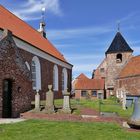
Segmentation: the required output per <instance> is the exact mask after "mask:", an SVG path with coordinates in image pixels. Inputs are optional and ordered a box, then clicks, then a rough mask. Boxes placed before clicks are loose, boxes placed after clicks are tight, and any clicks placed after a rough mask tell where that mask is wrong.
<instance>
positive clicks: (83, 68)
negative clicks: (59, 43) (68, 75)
mask: <svg viewBox="0 0 140 140" xmlns="http://www.w3.org/2000/svg"><path fill="white" fill-rule="evenodd" d="M98 65H99V64H96V63H93V64H76V65H74V67H73V71H74V72H78V73H82V72H92V70H93V69H95V68H96V67H97V66H98Z"/></svg>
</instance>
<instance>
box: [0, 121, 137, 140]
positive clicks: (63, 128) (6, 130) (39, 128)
mask: <svg viewBox="0 0 140 140" xmlns="http://www.w3.org/2000/svg"><path fill="white" fill-rule="evenodd" d="M55 139H57V140H140V133H139V132H128V131H127V130H125V129H123V128H121V127H120V126H118V125H117V124H113V123H80V122H54V121H46V120H28V121H25V122H20V123H16V124H5V125H0V140H55Z"/></svg>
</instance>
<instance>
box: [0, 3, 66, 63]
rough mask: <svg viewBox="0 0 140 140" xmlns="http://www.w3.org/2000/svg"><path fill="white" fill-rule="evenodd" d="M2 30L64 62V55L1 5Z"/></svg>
mask: <svg viewBox="0 0 140 140" xmlns="http://www.w3.org/2000/svg"><path fill="white" fill-rule="evenodd" d="M0 28H2V29H8V30H10V31H12V33H13V35H15V36H16V37H18V38H20V39H22V40H24V41H26V42H27V43H29V44H31V45H33V46H34V47H36V48H38V49H40V50H42V51H44V52H46V53H48V54H50V55H52V56H54V57H56V58H58V59H60V60H62V61H64V62H67V61H66V60H65V58H64V57H63V55H62V54H61V53H60V52H59V51H58V50H57V49H56V48H55V47H54V46H53V45H52V44H51V43H50V42H49V41H48V39H46V38H44V37H42V36H41V34H40V33H39V32H38V31H36V30H35V29H34V28H32V27H31V26H30V25H28V24H27V23H25V22H24V21H23V20H21V19H19V18H18V17H16V16H15V15H14V14H12V13H11V12H9V11H8V10H7V9H5V8H4V7H3V6H2V5H0Z"/></svg>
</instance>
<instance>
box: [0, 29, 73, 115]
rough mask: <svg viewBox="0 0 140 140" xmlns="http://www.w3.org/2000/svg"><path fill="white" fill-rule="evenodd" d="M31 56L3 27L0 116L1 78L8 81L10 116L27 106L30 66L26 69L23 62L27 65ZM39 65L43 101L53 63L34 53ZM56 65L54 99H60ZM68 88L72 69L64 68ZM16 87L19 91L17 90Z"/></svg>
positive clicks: (0, 92) (32, 93)
mask: <svg viewBox="0 0 140 140" xmlns="http://www.w3.org/2000/svg"><path fill="white" fill-rule="evenodd" d="M34 56H35V55H34V54H32V53H29V52H27V51H25V50H22V49H20V48H18V47H17V45H16V43H15V42H14V40H13V37H12V32H10V31H8V30H5V31H4V33H3V35H2V38H1V41H0V75H1V76H0V101H1V102H0V117H2V111H3V92H4V91H3V90H4V89H3V81H4V80H5V79H8V80H10V81H12V101H11V102H12V116H11V117H18V116H19V114H20V113H22V112H25V111H27V110H30V109H31V101H32V100H34V97H35V91H34V90H33V88H32V80H31V71H32V70H31V69H30V71H29V70H28V68H27V66H26V64H25V62H28V64H29V65H30V68H31V62H32V58H33V57H34ZM37 57H38V58H39V61H40V66H41V90H40V91H39V93H40V96H41V99H42V100H45V98H46V96H45V95H46V92H47V91H48V85H50V84H51V85H52V84H53V67H54V65H55V64H54V63H52V62H50V61H48V60H46V59H44V58H41V57H39V56H37ZM57 66H58V79H59V81H58V82H59V86H58V87H59V88H58V89H59V90H58V91H54V95H55V98H62V69H63V68H64V67H62V66H60V65H57ZM67 75H68V83H67V87H68V91H71V77H72V70H71V69H67ZM18 89H20V91H18Z"/></svg>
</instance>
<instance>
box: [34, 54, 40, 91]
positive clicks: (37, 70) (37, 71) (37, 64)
mask: <svg viewBox="0 0 140 140" xmlns="http://www.w3.org/2000/svg"><path fill="white" fill-rule="evenodd" d="M32 62H34V63H35V79H32V80H33V81H34V82H35V83H36V84H35V86H33V89H34V90H41V67H40V61H39V58H38V57H37V56H34V57H33V59H32ZM32 74H33V72H32Z"/></svg>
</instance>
